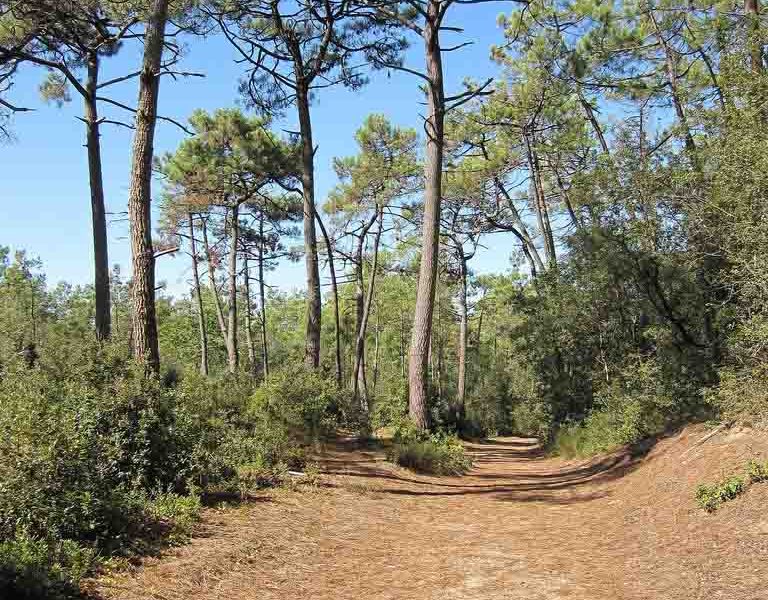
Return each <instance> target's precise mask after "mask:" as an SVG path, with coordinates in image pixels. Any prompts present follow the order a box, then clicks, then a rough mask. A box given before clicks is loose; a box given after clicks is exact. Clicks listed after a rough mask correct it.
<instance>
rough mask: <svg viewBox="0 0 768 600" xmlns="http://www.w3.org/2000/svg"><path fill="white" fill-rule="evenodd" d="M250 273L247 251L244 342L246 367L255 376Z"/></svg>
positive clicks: (244, 279)
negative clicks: (246, 347) (246, 359)
mask: <svg viewBox="0 0 768 600" xmlns="http://www.w3.org/2000/svg"><path fill="white" fill-rule="evenodd" d="M250 279H251V275H250V271H249V266H248V253H247V252H246V253H244V254H243V296H244V297H243V302H244V305H243V307H244V308H245V343H246V345H247V346H248V369H249V370H250V372H251V375H253V376H254V377H256V375H257V371H258V367H257V365H256V342H255V341H254V339H253V318H252V314H251V281H250Z"/></svg>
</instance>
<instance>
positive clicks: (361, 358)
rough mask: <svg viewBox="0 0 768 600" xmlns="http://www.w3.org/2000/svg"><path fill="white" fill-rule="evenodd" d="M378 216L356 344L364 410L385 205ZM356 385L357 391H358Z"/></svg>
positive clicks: (378, 210)
mask: <svg viewBox="0 0 768 600" xmlns="http://www.w3.org/2000/svg"><path fill="white" fill-rule="evenodd" d="M376 213H377V217H378V219H379V229H378V230H377V231H376V236H375V238H374V240H373V261H372V262H371V273H370V276H369V279H368V293H367V294H366V297H365V305H364V307H363V314H362V316H361V320H360V327H359V329H358V332H357V342H356V344H355V350H356V352H355V374H356V377H355V382H358V381H361V382H362V386H361V391H362V398H361V405H362V407H363V409H364V410H366V411H367V410H368V384H367V382H366V379H365V333H366V330H367V328H368V319H369V317H370V315H371V305H372V304H373V290H374V287H375V285H376V270H377V269H378V267H379V244H380V243H381V233H382V231H383V230H384V207H383V206H382V207H381V208H377V210H376ZM357 391H358V390H357V386H355V393H357Z"/></svg>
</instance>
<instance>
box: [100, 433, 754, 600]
mask: <svg viewBox="0 0 768 600" xmlns="http://www.w3.org/2000/svg"><path fill="white" fill-rule="evenodd" d="M706 433H707V432H706V430H704V429H703V428H702V427H692V428H688V429H686V430H684V431H682V432H679V433H677V434H675V435H674V436H671V437H668V438H666V439H663V440H661V441H660V442H659V443H657V444H655V445H653V446H652V447H651V446H650V445H648V446H646V447H645V448H639V449H636V450H635V451H634V452H630V451H624V452H620V453H616V454H613V455H610V456H605V457H601V458H599V459H594V460H591V461H586V462H585V461H581V462H575V461H572V462H564V461H562V460H558V459H551V458H546V457H544V456H543V455H542V452H541V450H540V449H539V448H538V446H537V445H536V443H535V442H534V441H533V440H526V439H516V438H507V439H497V440H493V441H489V442H487V443H475V444H469V445H468V447H469V450H470V452H471V453H472V454H473V456H474V459H475V468H474V469H473V470H472V471H471V473H470V474H469V475H467V476H465V477H462V478H448V477H425V476H418V475H414V474H412V473H410V472H408V471H404V470H402V469H398V468H395V467H393V466H391V465H389V464H388V463H386V462H384V460H383V456H382V453H381V452H379V451H371V450H361V449H357V448H355V444H354V442H353V441H351V440H349V441H346V442H345V441H341V442H340V443H339V444H337V445H336V446H334V447H333V448H331V449H329V450H328V452H326V453H325V454H324V455H323V456H322V457H321V464H322V467H323V476H322V482H321V484H320V485H319V486H318V487H316V488H308V487H304V488H303V489H299V490H293V491H291V490H276V491H271V492H268V493H265V494H264V495H262V496H260V497H258V498H255V499H254V501H253V502H249V503H247V504H245V505H242V506H239V507H237V508H228V509H218V510H215V509H211V510H208V511H207V512H206V514H205V518H204V521H203V525H202V527H201V530H200V532H199V534H198V535H197V536H196V537H195V539H193V541H192V543H191V544H189V545H188V546H185V547H183V548H179V549H177V550H174V551H172V552H170V553H168V554H166V555H165V556H163V557H161V558H159V559H149V560H147V561H146V562H145V563H144V565H143V566H142V567H141V568H140V569H138V570H136V571H134V572H129V573H122V574H119V575H116V576H112V577H105V578H102V579H101V580H99V581H97V582H95V583H94V584H93V587H94V589H95V593H97V594H98V595H100V596H102V597H104V598H108V599H121V600H138V599H149V598H151V599H158V600H177V599H182V598H183V599H195V600H213V599H217V600H218V599H221V600H225V599H226V600H239V599H249V600H250V599H253V600H257V599H258V600H271V599H279V600H291V599H307V600H308V599H324V598H328V599H331V598H333V599H338V600H342V599H349V600H361V599H363V600H372V599H408V600H411V599H414V600H415V599H420V600H422V599H435V600H459V599H469V598H472V599H482V600H494V599H505V600H515V599H521V600H522V599H525V600H539V599H541V600H549V599H560V598H567V599H571V600H576V599H579V600H617V599H638V600H639V599H644V600H645V599H662V600H685V599H694V598H696V599H700V598H701V599H703V598H706V599H707V600H715V599H722V600H742V599H744V600H747V599H749V600H767V599H768V511H766V506H768V484H765V485H756V486H753V487H752V488H751V489H750V490H749V491H748V492H747V494H745V495H744V496H742V497H740V498H738V499H736V500H734V501H733V502H730V503H728V504H726V505H724V506H723V507H722V508H721V509H720V510H719V511H717V512H716V513H714V514H712V515H708V514H706V513H703V512H702V511H701V510H699V509H697V508H696V507H695V504H694V501H693V490H694V489H695V486H696V485H697V484H698V483H700V482H702V481H711V480H713V479H717V478H718V477H720V476H722V475H723V474H727V473H730V472H733V471H735V470H738V469H740V468H741V467H742V466H743V464H744V463H745V462H746V460H748V459H749V458H751V457H753V456H766V452H768V439H766V437H765V436H764V435H763V436H759V435H757V434H754V433H752V432H749V431H746V432H745V431H742V432H735V433H734V432H723V433H720V434H718V435H717V436H713V437H712V438H711V439H708V440H706V442H704V443H699V444H697V443H698V442H700V441H701V439H702V437H704V436H705V435H706Z"/></svg>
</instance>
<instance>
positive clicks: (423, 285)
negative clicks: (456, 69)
mask: <svg viewBox="0 0 768 600" xmlns="http://www.w3.org/2000/svg"><path fill="white" fill-rule="evenodd" d="M441 7H442V3H441V2H440V1H439V0H428V4H427V15H426V19H425V24H424V30H423V31H424V33H423V38H424V45H425V54H426V56H425V58H426V65H427V79H428V83H427V86H426V92H427V119H426V122H425V123H424V130H425V132H426V134H427V143H426V153H425V154H426V160H425V162H424V222H423V224H422V242H421V262H420V265H419V280H418V284H417V288H416V308H415V311H414V317H413V332H412V336H411V349H410V360H409V362H408V412H409V415H410V417H411V419H412V420H413V422H414V424H415V425H416V427H418V428H419V429H426V428H427V427H428V426H429V418H428V415H429V413H428V406H427V364H428V359H429V343H430V339H431V337H432V336H431V333H432V312H433V310H434V302H435V282H436V280H437V257H438V251H439V235H440V199H441V193H442V175H443V151H444V142H445V139H444V137H445V132H444V124H445V90H444V85H443V65H442V56H441V49H440V22H441V17H442V15H441Z"/></svg>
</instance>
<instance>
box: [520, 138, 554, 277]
mask: <svg viewBox="0 0 768 600" xmlns="http://www.w3.org/2000/svg"><path fill="white" fill-rule="evenodd" d="M523 138H524V141H525V149H526V155H527V158H528V168H529V169H530V171H531V180H532V184H533V196H534V198H533V204H534V208H535V209H536V221H537V224H538V226H539V231H540V233H541V237H542V239H543V240H544V254H545V256H546V258H547V266H548V267H549V268H553V267H555V266H556V265H557V254H556V253H555V238H554V236H553V235H552V225H551V223H550V221H549V210H548V209H547V200H546V198H545V197H544V186H543V184H542V180H541V168H540V165H539V159H538V156H537V154H536V151H535V150H534V148H533V140H532V139H531V134H530V133H528V132H524V133H523Z"/></svg>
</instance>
